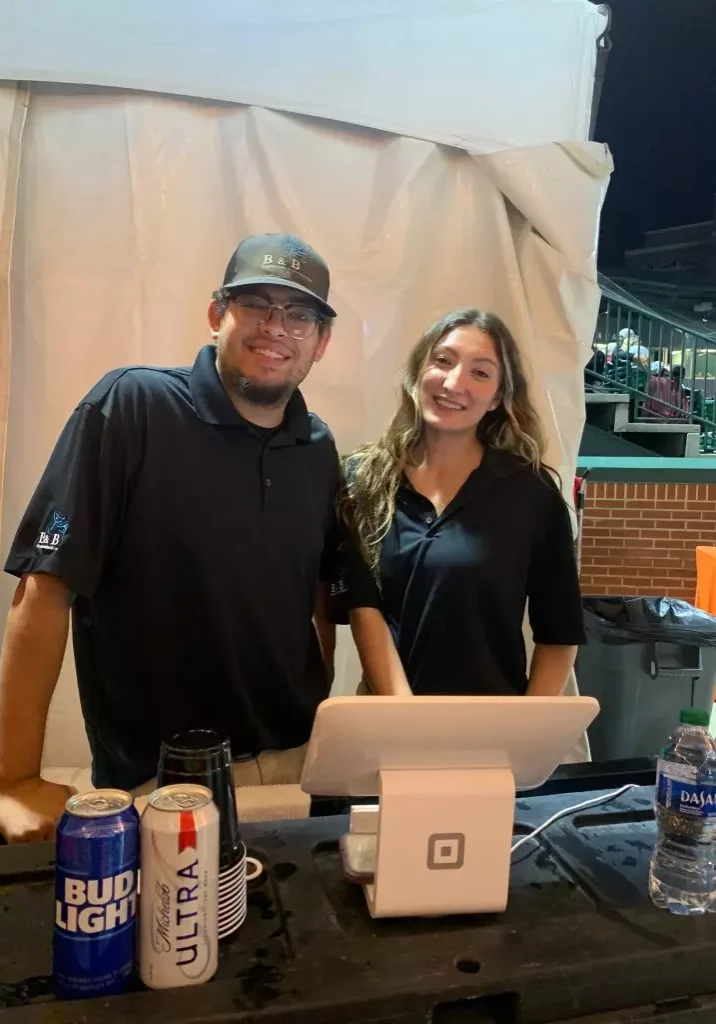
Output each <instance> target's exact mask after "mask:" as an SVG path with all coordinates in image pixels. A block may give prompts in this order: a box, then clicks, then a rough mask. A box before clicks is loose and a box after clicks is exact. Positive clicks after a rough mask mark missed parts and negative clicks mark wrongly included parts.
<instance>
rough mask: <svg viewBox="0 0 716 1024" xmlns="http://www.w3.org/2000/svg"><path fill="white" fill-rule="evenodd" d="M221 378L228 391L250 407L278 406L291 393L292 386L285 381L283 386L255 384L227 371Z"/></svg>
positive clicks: (240, 374)
mask: <svg viewBox="0 0 716 1024" xmlns="http://www.w3.org/2000/svg"><path fill="white" fill-rule="evenodd" d="M223 376H224V379H225V381H226V385H227V386H228V388H229V390H230V391H233V393H234V394H235V395H237V396H238V397H240V398H245V399H246V401H247V402H251V404H252V405H264V406H272V405H279V404H280V403H281V402H283V401H284V400H285V399H286V398H287V397H288V396H289V395H290V394H291V392H292V391H293V385H292V384H290V383H288V382H286V381H284V383H283V384H257V382H256V381H255V380H251V378H250V377H244V375H243V374H242V373H237V372H236V371H234V372H231V371H229V373H225V374H224V375H223Z"/></svg>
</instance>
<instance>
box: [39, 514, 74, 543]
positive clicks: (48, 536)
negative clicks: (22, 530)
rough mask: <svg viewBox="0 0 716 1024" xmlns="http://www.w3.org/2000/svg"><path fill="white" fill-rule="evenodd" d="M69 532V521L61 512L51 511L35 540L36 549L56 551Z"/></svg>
mask: <svg viewBox="0 0 716 1024" xmlns="http://www.w3.org/2000/svg"><path fill="white" fill-rule="evenodd" d="M69 532H70V521H69V519H68V518H67V516H65V515H63V514H62V513H61V512H57V511H55V512H53V513H52V515H51V516H50V517H49V519H48V520H47V523H46V524H45V528H44V529H43V530H40V536H39V537H38V538H37V540H36V541H35V547H36V548H37V550H38V551H57V550H58V549H59V548H60V547H61V545H62V544H63V543H64V541H65V540H66V539H67V536H68V534H69Z"/></svg>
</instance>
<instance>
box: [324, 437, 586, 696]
mask: <svg viewBox="0 0 716 1024" xmlns="http://www.w3.org/2000/svg"><path fill="white" fill-rule="evenodd" d="M339 562H340V568H339V569H338V572H337V577H336V579H334V582H333V587H332V591H333V604H334V612H335V617H336V621H339V622H340V621H346V620H347V611H348V609H350V608H360V607H373V608H380V609H381V610H382V612H383V614H384V615H385V618H386V621H387V622H388V625H389V626H390V629H391V632H392V634H393V638H394V640H395V644H396V647H397V648H398V653H399V654H400V657H401V660H402V662H403V666H404V667H405V671H406V675H407V677H408V681H409V683H410V685H411V687H412V689H413V692H414V693H418V694H431V693H434V694H481V693H484V694H523V693H524V692H525V690H526V689H527V674H526V657H525V646H524V640H523V635H522V623H523V619H524V612H525V606H527V607H528V610H529V618H530V624H531V627H532V631H533V634H534V639H535V642H536V643H542V644H565V645H572V644H580V643H583V642H584V634H583V626H582V604H581V597H580V592H579V581H578V577H577V567H576V561H575V556H574V546H573V541H572V529H571V524H570V519H569V513H568V511H567V507H566V505H565V503H564V500H563V499H562V496H561V494H560V493H559V491H558V490H557V487H556V486H555V485H554V484H553V483H552V481H551V479H549V478H548V477H547V475H546V474H544V475H538V474H537V473H535V471H534V470H533V469H532V468H531V467H529V466H527V465H526V464H525V463H524V462H522V461H520V460H519V459H518V458H517V457H516V456H514V455H511V454H509V453H507V452H501V451H497V450H495V449H492V448H490V449H488V450H487V451H486V452H485V455H484V458H483V461H482V464H481V465H480V467H479V468H478V469H476V470H475V471H474V472H473V473H472V474H471V475H470V477H469V478H468V480H467V481H466V482H465V484H464V486H463V487H462V489H461V490H460V492H459V493H458V494H457V495H456V497H455V498H454V499H453V501H452V502H451V503H450V505H448V507H447V508H446V509H445V510H444V512H443V513H442V515H440V516H436V514H435V509H434V508H433V505H432V504H431V502H430V501H429V500H428V499H427V498H425V497H424V496H423V495H421V494H418V493H417V491H415V490H413V488H412V487H411V486H410V485H409V484H408V483H407V482H406V483H405V484H404V485H403V486H401V487H400V488H399V491H398V495H397V504H396V512H395V517H394V520H393V525H392V527H391V529H390V532H389V533H388V535H387V536H386V538H385V541H384V542H383V548H382V552H381V559H380V582H381V592H379V590H378V588H377V586H376V584H375V581H374V579H373V577H372V576H371V574H370V573H369V572H368V570H367V569H366V568H365V566H364V565H363V563H362V562H361V561H360V559H359V558H358V557H357V555H356V554H355V553H354V552H353V551H352V549H350V548H349V547H348V546H347V545H344V546H343V549H342V556H341V558H340V560H339Z"/></svg>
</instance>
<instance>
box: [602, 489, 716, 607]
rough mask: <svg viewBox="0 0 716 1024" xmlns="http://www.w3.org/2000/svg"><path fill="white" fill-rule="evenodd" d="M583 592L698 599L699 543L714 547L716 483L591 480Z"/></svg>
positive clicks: (715, 537)
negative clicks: (697, 563)
mask: <svg viewBox="0 0 716 1024" xmlns="http://www.w3.org/2000/svg"><path fill="white" fill-rule="evenodd" d="M582 530H583V533H582V590H583V592H584V593H585V594H626V595H630V596H631V595H636V594H644V595H646V596H652V597H661V596H667V597H676V598H682V599H683V600H685V601H690V602H692V603H693V600H694V596H695V593H696V555H695V548H696V547H697V545H699V544H708V545H714V546H716V484H611V483H590V482H589V481H587V500H586V506H585V509H584V519H583V527H582Z"/></svg>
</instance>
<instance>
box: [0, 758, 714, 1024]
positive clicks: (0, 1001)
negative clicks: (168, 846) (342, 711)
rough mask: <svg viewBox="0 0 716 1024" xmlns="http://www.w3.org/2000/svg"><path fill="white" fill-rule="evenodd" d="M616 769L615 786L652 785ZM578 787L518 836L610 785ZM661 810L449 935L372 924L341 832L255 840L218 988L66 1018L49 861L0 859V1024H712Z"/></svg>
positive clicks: (705, 958) (146, 995) (553, 799)
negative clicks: (657, 861) (54, 969)
mask: <svg viewBox="0 0 716 1024" xmlns="http://www.w3.org/2000/svg"><path fill="white" fill-rule="evenodd" d="M629 765H630V766H631V767H629ZM623 768H624V770H623V772H621V773H619V772H616V774H615V775H613V776H612V779H610V783H609V784H610V787H611V785H612V783H613V782H614V779H616V785H617V786H618V785H621V784H623V780H624V779H625V778H626V779H627V781H630V780H638V779H639V778H640V777H641V778H642V779H643V778H646V777H648V773H649V772H650V771H652V770H653V768H652V766H651V762H629V763H627V765H625V766H623ZM580 771H581V772H582V780H581V786H582V792H581V793H577V792H574V791H571V792H570V791H563V792H555V791H551V792H547V791H542V792H540V793H537V794H535V795H531V796H520V798H519V799H518V802H517V810H516V828H515V831H516V833H517V834H524V833H526V832H527V831H530V830H531V829H532V828H533V827H534V826H536V825H538V824H540V823H541V822H542V821H544V820H545V819H546V818H548V817H549V816H550V815H552V814H553V813H555V811H556V810H558V809H561V808H563V807H567V806H570V805H572V804H574V803H577V802H580V801H581V800H582V799H589V798H591V797H593V796H595V795H597V792H599V787H600V786H601V785H603V784H604V781H605V776H604V775H600V774H599V770H598V769H596V768H595V767H594V766H575V768H574V769H562V778H561V780H560V778H559V777H556V778H555V779H554V780H553V781H552V782H551V783H550V785H551V786H553V787H555V786H556V787H557V789H559V788H560V786H561V787H562V788H566V790H569V789H570V788H571V787H572V786H574V785H577V784H579V779H578V777H579V773H580ZM590 771H591V774H592V777H591V779H590V778H589V774H590ZM640 772H641V773H647V775H644V774H642V775H641V776H640V775H639V773H640ZM652 800H653V789H652V788H651V787H650V786H648V785H644V786H641V787H640V788H638V789H635V790H632V791H631V792H629V793H627V794H626V795H625V796H623V797H621V798H619V799H618V800H615V801H613V802H612V803H610V804H608V805H606V806H605V807H603V808H599V807H597V808H592V809H589V810H588V811H584V812H581V813H579V814H578V815H577V816H575V817H570V818H567V819H564V820H562V821H559V822H557V823H556V824H555V825H553V826H552V827H551V828H550V829H549V831H548V832H547V833H546V834H545V835H543V836H541V837H540V839H539V841H538V842H535V843H530V844H526V845H525V846H524V847H522V848H521V849H520V850H519V851H517V852H516V854H515V856H514V860H513V868H512V874H511V884H510V902H509V906H508V909H507V911H506V912H505V913H504V914H501V915H480V916H478V915H471V916H466V917H453V918H445V919H440V920H428V919H421V920H408V919H406V920H391V921H374V920H372V919H371V918H370V916H369V915H368V912H367V910H366V907H365V902H364V897H363V893H362V891H361V890H360V888H358V887H355V886H351V885H349V884H347V883H345V882H344V881H343V878H342V873H341V868H340V861H339V856H338V848H337V840H338V837H339V836H340V835H341V833H342V832H343V831H345V830H346V828H347V819H346V818H344V817H337V816H332V817H324V818H312V819H310V820H308V821H303V822H284V823H280V824H276V825H275V826H273V825H269V826H251V827H249V826H247V827H246V828H245V836H246V838H247V841H248V843H249V844H250V846H251V847H252V849H253V850H254V851H255V852H258V854H259V855H260V856H261V857H262V859H263V860H264V862H265V863H266V865H267V871H266V872H265V875H264V877H263V878H262V879H261V880H259V882H258V883H257V884H255V885H254V886H253V887H252V888H251V891H250V898H249V915H248V918H247V921H246V924H245V925H244V926H243V928H242V929H241V931H240V932H239V933H238V935H237V936H236V937H234V938H233V939H232V940H230V941H229V942H227V943H224V944H222V956H221V962H220V967H219V973H218V975H217V978H216V979H215V980H214V981H212V982H211V983H209V984H208V985H205V986H202V987H197V988H188V989H187V988H185V989H177V990H172V991H163V992H148V991H144V990H142V991H140V990H139V988H140V987H139V986H137V991H134V992H130V993H128V994H126V995H124V996H118V997H114V998H111V999H105V1000H97V1001H84V1002H76V1003H65V1004H60V1003H57V1002H55V1001H54V1000H53V999H52V996H51V994H50V990H49V979H48V974H49V970H50V944H51V931H52V853H53V850H52V847H51V846H50V845H47V844H37V845H34V846H27V847H3V848H0V1021H1V1022H3V1024H4V1022H5V1021H7V1022H8V1024H49V1022H54V1024H117V1022H124V1021H129V1020H130V1019H131V1020H135V1021H137V1022H141V1024H150V1022H151V1024H170V1022H171V1024H189V1022H191V1024H202V1022H205V1021H206V1022H209V1021H211V1022H221V1024H228V1022H233V1021H236V1022H242V1024H249V1022H251V1024H259V1022H263V1021H271V1022H277V1024H278V1022H283V1021H286V1022H290V1024H294V1022H295V1024H329V1022H334V1021H339V1022H340V1024H353V1022H359V1021H360V1022H363V1024H368V1022H376V1024H377V1022H382V1024H409V1022H410V1024H412V1022H413V1021H415V1022H417V1021H420V1022H421V1024H426V1022H432V1024H450V1022H460V1021H462V1022H467V1021H482V1022H486V1021H487V1022H490V1021H491V1022H494V1024H513V1022H514V1024H517V1022H519V1024H546V1022H550V1021H556V1020H576V1019H578V1018H582V1017H586V1016H589V1015H593V1014H604V1015H606V1016H605V1017H602V1018H600V1024H605V1022H606V1021H611V1020H616V1019H617V1016H618V1017H619V1019H620V1020H623V1019H624V1016H625V1015H624V1014H623V1013H621V1012H620V1013H619V1014H618V1015H617V1014H616V1011H620V1010H622V1009H623V1008H625V1007H631V1008H634V1010H633V1012H630V1013H629V1014H628V1016H629V1017H630V1018H632V1017H635V1016H639V1018H640V1021H641V1022H642V1024H643V1022H644V1021H648V1020H649V1019H650V1018H654V1019H656V1018H657V1017H659V1019H660V1020H663V1017H664V1016H665V1015H668V1016H669V1018H670V1021H672V1022H673V1021H674V1020H676V1019H678V1018H679V1016H680V1015H683V1016H684V1020H685V1019H686V1017H687V1016H688V1017H689V1019H691V1018H692V1016H693V1015H694V1013H695V1012H696V1011H699V1010H702V1011H703V1012H704V1014H706V1015H707V1016H708V1014H709V1013H713V1016H714V1019H716V996H714V997H713V999H712V995H711V994H712V993H713V992H714V991H716V975H715V974H714V963H716V922H714V920H713V919H711V918H709V919H703V918H702V919H679V918H675V917H673V916H671V915H669V914H666V913H664V912H662V911H658V910H656V909H655V908H654V907H652V906H651V904H650V902H649V898H648V895H647V891H646V881H647V872H648V863H649V858H650V854H651V849H652V845H653V840H654V835H655V831H654V830H655V826H654V820H653V813H652ZM485 824H486V827H489V822H486V823H485ZM1 1007H4V1009H2V1008H1ZM637 1008H639V1009H638V1010H637Z"/></svg>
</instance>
